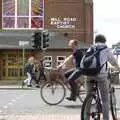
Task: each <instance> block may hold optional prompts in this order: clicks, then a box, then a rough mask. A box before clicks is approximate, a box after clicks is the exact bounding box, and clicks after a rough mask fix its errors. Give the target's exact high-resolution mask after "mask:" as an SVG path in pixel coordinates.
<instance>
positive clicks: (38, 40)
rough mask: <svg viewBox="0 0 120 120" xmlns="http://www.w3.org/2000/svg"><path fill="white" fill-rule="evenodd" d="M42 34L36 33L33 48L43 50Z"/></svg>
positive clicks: (33, 38) (33, 37)
mask: <svg viewBox="0 0 120 120" xmlns="http://www.w3.org/2000/svg"><path fill="white" fill-rule="evenodd" d="M41 35H42V34H41V32H39V31H38V32H35V33H34V35H33V36H32V47H33V48H36V49H41Z"/></svg>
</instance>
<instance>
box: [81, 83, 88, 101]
mask: <svg viewBox="0 0 120 120" xmlns="http://www.w3.org/2000/svg"><path fill="white" fill-rule="evenodd" d="M86 95H87V92H86V89H85V86H84V85H80V87H79V99H80V101H81V102H82V103H83V102H84V100H85V98H86Z"/></svg>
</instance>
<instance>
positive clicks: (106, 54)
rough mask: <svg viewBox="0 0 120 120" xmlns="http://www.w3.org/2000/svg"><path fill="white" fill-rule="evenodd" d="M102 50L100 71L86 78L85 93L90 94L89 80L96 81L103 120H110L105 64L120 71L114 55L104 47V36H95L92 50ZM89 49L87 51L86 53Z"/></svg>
mask: <svg viewBox="0 0 120 120" xmlns="http://www.w3.org/2000/svg"><path fill="white" fill-rule="evenodd" d="M104 47H106V48H105V49H103V50H102V51H101V52H100V65H101V66H102V65H103V66H102V69H101V70H100V73H98V74H97V75H94V76H88V80H87V81H86V86H87V91H88V94H89V93H90V92H91V89H92V85H91V83H90V80H96V81H98V87H99V89H100V93H101V98H102V103H103V104H102V112H103V120H110V119H109V80H108V69H107V62H109V63H110V64H111V65H112V66H114V67H115V68H116V69H117V70H118V71H120V67H119V65H118V62H117V60H116V59H115V58H114V54H113V53H112V52H111V50H110V49H109V48H108V47H107V45H106V38H105V36H104V35H97V36H96V37H95V44H94V45H93V46H92V48H97V49H102V48H104ZM90 49H91V47H90V48H89V49H88V51H89V50H90Z"/></svg>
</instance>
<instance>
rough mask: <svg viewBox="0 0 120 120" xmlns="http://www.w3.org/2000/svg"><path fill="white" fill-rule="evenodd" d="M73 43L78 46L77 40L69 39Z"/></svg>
mask: <svg viewBox="0 0 120 120" xmlns="http://www.w3.org/2000/svg"><path fill="white" fill-rule="evenodd" d="M70 41H71V42H72V43H73V44H74V45H76V46H78V40H75V39H74V40H70Z"/></svg>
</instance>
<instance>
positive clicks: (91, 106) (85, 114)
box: [81, 72, 118, 120]
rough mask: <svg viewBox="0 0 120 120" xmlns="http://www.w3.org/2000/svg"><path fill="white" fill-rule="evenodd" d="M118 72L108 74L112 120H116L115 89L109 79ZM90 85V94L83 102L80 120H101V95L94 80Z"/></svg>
mask: <svg viewBox="0 0 120 120" xmlns="http://www.w3.org/2000/svg"><path fill="white" fill-rule="evenodd" d="M114 74H118V72H113V73H109V75H108V77H109V80H110V85H109V97H110V110H111V114H112V118H113V120H117V109H116V97H115V88H114V86H112V84H111V80H112V79H111V77H112V75H114ZM90 83H91V85H92V90H91V93H90V94H88V95H87V97H86V98H85V101H84V102H83V105H82V109H81V120H101V117H102V100H101V94H100V91H99V88H98V83H97V81H96V80H91V81H90Z"/></svg>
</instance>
